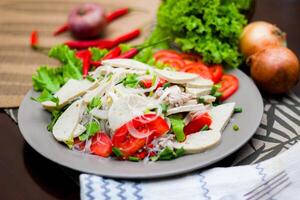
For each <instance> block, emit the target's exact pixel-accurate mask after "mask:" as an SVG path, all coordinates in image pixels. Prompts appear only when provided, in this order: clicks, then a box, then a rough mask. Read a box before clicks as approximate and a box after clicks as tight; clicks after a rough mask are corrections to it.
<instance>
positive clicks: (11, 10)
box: [0, 0, 159, 108]
mask: <svg viewBox="0 0 300 200" xmlns="http://www.w3.org/2000/svg"><path fill="white" fill-rule="evenodd" d="M82 2H85V1H80V0H64V1H63V3H62V2H61V1H58V0H43V1H40V0H1V2H0V13H1V17H0V38H1V42H0V108H8V107H18V106H19V105H20V103H21V101H22V99H23V97H24V95H25V94H26V92H27V91H28V90H29V89H30V88H31V76H32V74H33V73H35V71H36V69H37V67H38V66H40V65H44V64H48V65H50V66H51V65H55V64H57V63H56V62H55V61H54V60H53V59H50V58H48V57H47V55H44V54H41V53H39V52H35V51H33V50H32V49H31V48H30V46H29V37H30V33H31V31H33V30H37V31H38V32H39V36H40V44H41V45H42V46H45V47H52V46H54V45H55V44H60V43H63V42H65V41H67V40H70V39H71V36H70V34H69V33H64V34H62V35H60V36H58V37H53V36H52V32H53V31H54V30H55V29H56V28H57V27H58V26H60V25H62V24H64V23H65V22H66V20H67V15H68V12H69V10H70V9H71V8H72V7H73V6H75V5H77V4H79V3H82ZM89 2H97V3H99V4H101V5H103V7H104V8H105V9H106V11H107V12H110V11H112V10H116V9H118V8H123V7H129V8H130V9H131V12H130V13H129V14H128V15H126V16H124V17H122V18H119V19H118V20H116V21H114V22H112V23H110V24H109V26H108V27H107V29H106V31H105V33H104V37H106V38H114V37H116V36H118V35H121V34H123V33H126V32H129V31H131V30H133V29H135V28H141V29H142V36H141V37H139V38H138V39H136V40H133V41H132V43H133V44H138V43H141V42H142V41H143V39H144V37H145V36H146V35H147V34H148V33H149V32H150V29H151V27H152V24H153V20H154V19H155V12H156V9H157V6H158V5H159V0H151V1H149V0H139V1H134V0H126V1H122V0H109V1H105V0H90V1H89ZM58 5H59V6H58Z"/></svg>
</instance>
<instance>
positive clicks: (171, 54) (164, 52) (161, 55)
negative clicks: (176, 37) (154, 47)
mask: <svg viewBox="0 0 300 200" xmlns="http://www.w3.org/2000/svg"><path fill="white" fill-rule="evenodd" d="M153 57H154V59H155V60H159V59H160V58H165V57H167V58H178V59H181V56H180V53H178V52H177V51H174V50H160V51H157V52H155V53H154V55H153Z"/></svg>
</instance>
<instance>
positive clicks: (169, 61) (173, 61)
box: [156, 57, 185, 70]
mask: <svg viewBox="0 0 300 200" xmlns="http://www.w3.org/2000/svg"><path fill="white" fill-rule="evenodd" d="M156 61H157V62H161V63H163V64H165V65H168V66H170V67H174V68H175V69H176V70H180V69H182V68H183V67H184V65H185V63H184V61H183V60H182V59H181V58H177V57H161V58H159V59H156Z"/></svg>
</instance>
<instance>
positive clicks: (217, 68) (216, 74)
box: [209, 65, 223, 83]
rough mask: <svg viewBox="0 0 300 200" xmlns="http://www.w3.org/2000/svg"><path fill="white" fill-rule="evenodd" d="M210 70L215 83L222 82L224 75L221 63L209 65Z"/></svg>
mask: <svg viewBox="0 0 300 200" xmlns="http://www.w3.org/2000/svg"><path fill="white" fill-rule="evenodd" d="M209 71H210V73H211V76H212V81H213V82H214V83H218V82H220V80H221V78H222V75H223V67H222V66H221V65H213V66H211V67H209Z"/></svg>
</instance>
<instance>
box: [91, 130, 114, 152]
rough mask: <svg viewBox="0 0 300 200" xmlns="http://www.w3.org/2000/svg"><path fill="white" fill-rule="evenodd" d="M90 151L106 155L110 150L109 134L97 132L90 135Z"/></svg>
mask: <svg viewBox="0 0 300 200" xmlns="http://www.w3.org/2000/svg"><path fill="white" fill-rule="evenodd" d="M90 149H91V153H93V154H96V155H98V156H102V157H108V156H109V155H110V154H111V152H112V143H111V140H110V138H109V136H108V135H107V134H105V133H103V132H99V133H97V134H96V135H94V136H93V137H92V144H91V147H90Z"/></svg>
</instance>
